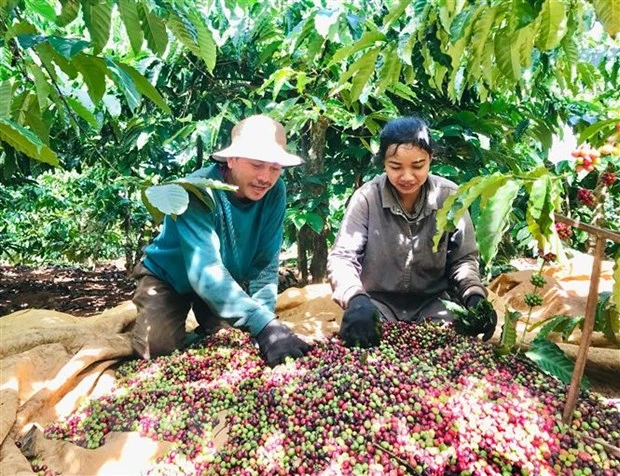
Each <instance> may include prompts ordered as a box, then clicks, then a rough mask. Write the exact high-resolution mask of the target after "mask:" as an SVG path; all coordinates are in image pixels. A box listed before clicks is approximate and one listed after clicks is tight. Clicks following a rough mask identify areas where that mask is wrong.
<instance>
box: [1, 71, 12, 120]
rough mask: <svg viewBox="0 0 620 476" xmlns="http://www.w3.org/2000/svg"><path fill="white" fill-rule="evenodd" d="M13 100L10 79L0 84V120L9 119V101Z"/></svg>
mask: <svg viewBox="0 0 620 476" xmlns="http://www.w3.org/2000/svg"><path fill="white" fill-rule="evenodd" d="M12 98H13V84H12V81H11V80H10V79H7V80H6V81H2V82H0V118H6V119H9V118H10V117H11V99H12Z"/></svg>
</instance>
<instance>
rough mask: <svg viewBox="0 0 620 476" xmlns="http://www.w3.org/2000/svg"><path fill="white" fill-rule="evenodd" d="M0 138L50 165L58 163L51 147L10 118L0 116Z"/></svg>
mask: <svg viewBox="0 0 620 476" xmlns="http://www.w3.org/2000/svg"><path fill="white" fill-rule="evenodd" d="M0 140H1V141H4V142H6V143H7V144H9V145H10V146H11V147H13V148H14V149H15V150H17V151H19V152H22V153H24V154H26V155H27V156H28V157H31V158H33V159H36V160H39V161H41V162H45V163H47V164H50V165H54V166H56V165H58V156H57V155H56V154H55V153H54V151H53V150H52V149H50V148H49V147H48V146H47V145H45V144H44V143H43V142H41V139H39V138H38V137H37V136H36V135H34V134H33V133H32V132H31V131H29V130H28V129H26V128H24V127H22V126H20V125H19V124H17V123H15V122H13V121H11V120H10V119H6V118H0Z"/></svg>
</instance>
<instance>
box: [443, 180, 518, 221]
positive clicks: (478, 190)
mask: <svg viewBox="0 0 620 476" xmlns="http://www.w3.org/2000/svg"><path fill="white" fill-rule="evenodd" d="M506 179H507V178H506V176H505V175H503V174H501V173H494V174H492V175H487V176H480V177H475V178H473V179H472V180H470V181H469V182H468V183H467V184H465V185H466V186H465V187H463V188H461V187H459V190H457V194H458V197H457V203H456V204H457V205H459V207H460V208H458V209H457V208H456V207H452V212H453V214H452V223H453V226H454V227H456V225H457V224H458V222H459V221H460V220H461V218H463V215H465V212H467V210H468V209H469V207H470V206H471V205H472V203H474V201H475V200H476V199H477V198H478V197H479V196H480V195H481V194H483V193H484V192H485V191H488V190H489V189H490V188H491V187H494V186H496V185H498V184H499V183H500V182H502V183H503V182H505V181H506Z"/></svg>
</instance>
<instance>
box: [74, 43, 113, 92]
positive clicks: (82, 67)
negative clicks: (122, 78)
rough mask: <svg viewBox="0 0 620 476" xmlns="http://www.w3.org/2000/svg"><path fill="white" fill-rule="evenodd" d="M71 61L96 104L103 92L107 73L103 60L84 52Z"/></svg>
mask: <svg viewBox="0 0 620 476" xmlns="http://www.w3.org/2000/svg"><path fill="white" fill-rule="evenodd" d="M71 63H72V64H73V65H74V66H75V67H76V68H77V70H78V71H79V72H80V74H81V75H82V79H84V82H85V83H86V87H87V88H88V95H89V96H90V98H91V100H92V101H93V103H95V104H98V103H99V102H100V101H101V98H102V97H103V95H104V93H105V89H106V88H105V77H106V75H107V74H109V71H108V67H107V66H106V63H105V60H104V59H103V58H100V57H98V56H91V55H87V54H85V53H81V54H79V55H77V56H76V57H75V58H73V60H72V61H71Z"/></svg>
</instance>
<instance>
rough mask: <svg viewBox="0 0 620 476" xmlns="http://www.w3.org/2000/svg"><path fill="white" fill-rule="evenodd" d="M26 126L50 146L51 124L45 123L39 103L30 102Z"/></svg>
mask: <svg viewBox="0 0 620 476" xmlns="http://www.w3.org/2000/svg"><path fill="white" fill-rule="evenodd" d="M24 126H26V127H28V129H30V130H31V131H32V132H33V133H34V134H35V135H36V136H37V137H38V138H39V139H40V140H41V142H43V143H44V144H46V145H49V124H46V123H45V122H44V121H43V116H42V114H41V109H39V103H38V101H30V106H29V107H28V110H27V111H26V115H25V121H24Z"/></svg>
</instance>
